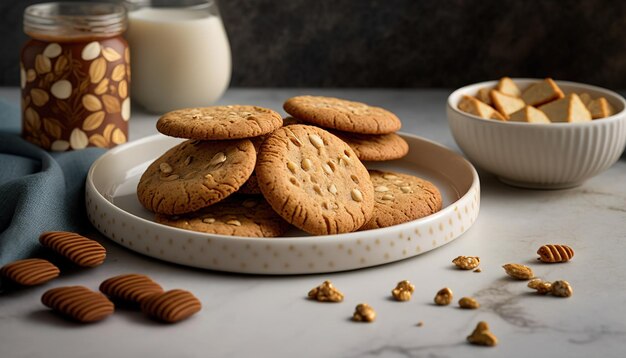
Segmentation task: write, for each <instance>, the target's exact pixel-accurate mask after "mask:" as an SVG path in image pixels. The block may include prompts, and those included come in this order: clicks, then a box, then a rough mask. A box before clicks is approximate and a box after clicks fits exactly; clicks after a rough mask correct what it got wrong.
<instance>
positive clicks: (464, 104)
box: [459, 96, 504, 120]
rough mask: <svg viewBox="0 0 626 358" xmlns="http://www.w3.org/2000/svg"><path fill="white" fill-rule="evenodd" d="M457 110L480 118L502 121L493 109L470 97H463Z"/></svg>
mask: <svg viewBox="0 0 626 358" xmlns="http://www.w3.org/2000/svg"><path fill="white" fill-rule="evenodd" d="M459 109H460V110H461V111H463V112H467V113H469V114H473V115H475V116H478V117H480V118H486V119H498V120H504V118H503V117H502V116H501V115H500V113H498V112H497V111H496V110H495V109H493V107H491V106H490V105H488V104H485V103H483V102H481V101H479V100H478V99H476V98H475V97H472V96H463V98H462V99H461V102H459Z"/></svg>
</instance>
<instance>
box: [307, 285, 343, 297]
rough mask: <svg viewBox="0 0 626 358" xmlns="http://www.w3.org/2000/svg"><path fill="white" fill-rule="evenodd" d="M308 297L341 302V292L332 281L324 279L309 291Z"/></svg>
mask: <svg viewBox="0 0 626 358" xmlns="http://www.w3.org/2000/svg"><path fill="white" fill-rule="evenodd" d="M309 298H312V299H314V300H317V301H319V302H341V301H343V293H341V292H340V291H339V290H337V289H336V288H335V286H333V283H332V282H330V281H328V280H326V281H324V282H323V283H322V284H321V285H319V286H317V287H315V288H314V289H312V290H311V291H309Z"/></svg>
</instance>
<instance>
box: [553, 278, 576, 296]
mask: <svg viewBox="0 0 626 358" xmlns="http://www.w3.org/2000/svg"><path fill="white" fill-rule="evenodd" d="M572 293H574V291H573V290H572V286H571V285H570V284H569V282H567V281H564V280H560V281H554V282H552V295H553V296H557V297H570V296H571V295H572Z"/></svg>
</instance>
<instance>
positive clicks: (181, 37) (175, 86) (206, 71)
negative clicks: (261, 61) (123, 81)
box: [125, 0, 231, 113]
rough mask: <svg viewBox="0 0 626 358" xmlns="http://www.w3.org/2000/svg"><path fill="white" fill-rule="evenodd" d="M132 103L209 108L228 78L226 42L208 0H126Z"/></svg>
mask: <svg viewBox="0 0 626 358" xmlns="http://www.w3.org/2000/svg"><path fill="white" fill-rule="evenodd" d="M125 3H126V5H127V8H128V10H129V12H128V31H127V32H126V38H127V40H128V43H129V46H130V53H131V56H130V57H131V68H132V71H133V72H132V82H131V83H132V85H131V93H132V95H133V101H134V102H138V103H139V104H141V105H143V106H144V107H145V108H146V109H147V110H149V111H151V112H156V113H163V112H167V111H171V110H174V109H179V108H186V107H201V106H207V105H210V104H211V103H213V102H215V101H216V100H218V99H219V98H220V97H221V96H222V94H223V93H224V91H225V90H226V88H227V87H228V84H229V82H230V75H231V55H230V45H229V43H228V38H227V36H226V31H225V30H224V24H223V23H222V19H221V17H220V15H219V11H218V8H217V4H215V3H214V2H213V1H211V0H127V1H126V2H125Z"/></svg>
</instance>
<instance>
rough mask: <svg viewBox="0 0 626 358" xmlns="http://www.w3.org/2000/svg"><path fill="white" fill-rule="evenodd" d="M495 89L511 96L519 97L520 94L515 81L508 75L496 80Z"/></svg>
mask: <svg viewBox="0 0 626 358" xmlns="http://www.w3.org/2000/svg"><path fill="white" fill-rule="evenodd" d="M496 89H497V90H498V91H500V92H502V93H504V94H506V95H509V96H513V97H520V96H521V95H522V92H521V91H520V90H519V87H517V85H516V84H515V82H513V80H512V79H511V78H509V77H502V78H501V79H500V81H498V84H497V85H496Z"/></svg>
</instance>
